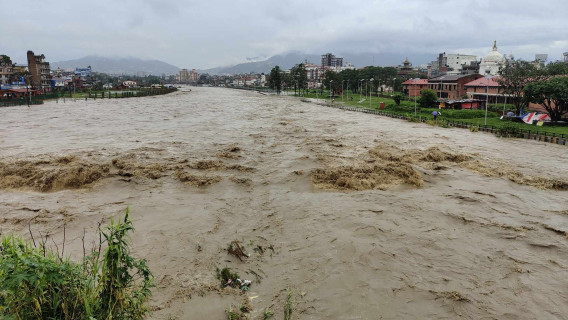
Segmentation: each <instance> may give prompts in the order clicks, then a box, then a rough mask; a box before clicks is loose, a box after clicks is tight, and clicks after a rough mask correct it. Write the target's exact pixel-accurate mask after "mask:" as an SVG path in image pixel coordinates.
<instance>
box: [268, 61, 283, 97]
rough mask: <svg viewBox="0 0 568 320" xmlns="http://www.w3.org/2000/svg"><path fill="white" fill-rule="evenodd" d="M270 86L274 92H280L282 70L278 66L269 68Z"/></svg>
mask: <svg viewBox="0 0 568 320" xmlns="http://www.w3.org/2000/svg"><path fill="white" fill-rule="evenodd" d="M269 84H270V88H271V89H272V90H276V93H278V94H280V91H282V71H281V70H280V67H279V66H275V67H274V68H272V70H270V82H269Z"/></svg>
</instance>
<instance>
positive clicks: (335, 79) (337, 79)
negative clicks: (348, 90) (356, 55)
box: [324, 70, 343, 93]
mask: <svg viewBox="0 0 568 320" xmlns="http://www.w3.org/2000/svg"><path fill="white" fill-rule="evenodd" d="M341 80H343V79H341V75H340V74H339V73H337V72H334V71H330V70H327V71H326V72H325V73H324V85H325V88H326V89H328V90H332V91H333V92H334V93H335V92H341Z"/></svg>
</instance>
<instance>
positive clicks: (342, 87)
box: [341, 80, 345, 102]
mask: <svg viewBox="0 0 568 320" xmlns="http://www.w3.org/2000/svg"><path fill="white" fill-rule="evenodd" d="M343 82H345V80H341V102H343Z"/></svg>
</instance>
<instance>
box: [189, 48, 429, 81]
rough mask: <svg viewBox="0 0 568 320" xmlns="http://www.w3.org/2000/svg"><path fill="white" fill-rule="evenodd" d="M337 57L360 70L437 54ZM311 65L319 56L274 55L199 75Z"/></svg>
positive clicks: (414, 61)
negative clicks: (305, 63) (305, 62)
mask: <svg viewBox="0 0 568 320" xmlns="http://www.w3.org/2000/svg"><path fill="white" fill-rule="evenodd" d="M336 56H337V57H342V58H343V64H344V65H345V64H346V63H347V62H351V63H352V64H353V65H354V66H355V67H357V68H361V67H366V66H371V65H374V66H397V65H401V64H402V63H403V62H404V60H405V59H406V58H407V57H408V59H409V60H410V62H411V63H412V64H413V65H415V66H418V65H420V64H426V63H428V62H430V61H432V60H435V59H436V58H437V54H410V55H408V56H405V55H403V54H395V53H358V54H344V55H341V54H336ZM306 60H307V61H308V62H311V63H313V64H320V63H321V55H316V54H305V53H299V52H289V53H287V54H282V55H275V56H272V57H270V58H268V59H266V60H264V61H256V62H246V63H240V64H237V65H234V66H227V67H217V68H211V69H204V70H199V72H200V73H208V74H212V75H213V74H217V75H223V74H237V73H250V72H253V73H263V72H264V73H270V70H271V69H272V68H274V67H275V66H279V67H280V68H281V69H290V68H292V67H293V66H295V65H296V64H299V63H302V62H304V61H306Z"/></svg>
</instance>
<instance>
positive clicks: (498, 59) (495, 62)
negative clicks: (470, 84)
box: [479, 41, 507, 76]
mask: <svg viewBox="0 0 568 320" xmlns="http://www.w3.org/2000/svg"><path fill="white" fill-rule="evenodd" d="M505 62H507V59H506V58H505V57H504V56H503V55H502V54H501V53H499V51H497V41H495V42H494V43H493V51H491V52H489V53H488V54H487V55H486V56H485V58H483V59H482V60H481V64H480V65H479V73H480V74H482V75H486V76H488V75H491V76H495V75H497V74H498V73H499V68H500V67H501V66H502V65H503V64H505Z"/></svg>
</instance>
